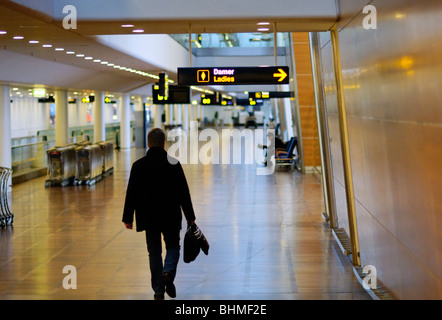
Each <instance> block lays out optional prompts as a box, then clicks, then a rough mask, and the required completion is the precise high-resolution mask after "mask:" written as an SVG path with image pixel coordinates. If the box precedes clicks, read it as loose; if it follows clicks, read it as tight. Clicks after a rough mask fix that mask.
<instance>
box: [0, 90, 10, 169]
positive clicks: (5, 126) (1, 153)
mask: <svg viewBox="0 0 442 320" xmlns="http://www.w3.org/2000/svg"><path fill="white" fill-rule="evenodd" d="M9 90H10V88H9V86H8V85H0V167H5V168H9V169H11V167H12V155H11V97H10V95H9Z"/></svg>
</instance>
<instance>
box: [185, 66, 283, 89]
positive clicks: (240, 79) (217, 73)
mask: <svg viewBox="0 0 442 320" xmlns="http://www.w3.org/2000/svg"><path fill="white" fill-rule="evenodd" d="M288 74H289V67H285V66H284V67H217V68H178V83H179V84H180V85H254V84H288V83H289V77H288Z"/></svg>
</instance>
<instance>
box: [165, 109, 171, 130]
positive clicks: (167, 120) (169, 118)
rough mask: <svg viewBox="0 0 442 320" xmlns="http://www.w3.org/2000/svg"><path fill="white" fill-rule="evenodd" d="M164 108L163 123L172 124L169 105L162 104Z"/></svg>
mask: <svg viewBox="0 0 442 320" xmlns="http://www.w3.org/2000/svg"><path fill="white" fill-rule="evenodd" d="M164 109H165V110H164V112H165V114H166V123H165V125H166V126H169V125H171V124H172V115H171V114H170V105H169V104H166V105H164Z"/></svg>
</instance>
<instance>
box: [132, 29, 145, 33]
mask: <svg viewBox="0 0 442 320" xmlns="http://www.w3.org/2000/svg"><path fill="white" fill-rule="evenodd" d="M132 32H135V33H142V32H144V30H143V29H134V30H132Z"/></svg>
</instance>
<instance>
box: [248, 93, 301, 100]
mask: <svg viewBox="0 0 442 320" xmlns="http://www.w3.org/2000/svg"><path fill="white" fill-rule="evenodd" d="M294 96H295V95H294V93H293V91H270V92H265V91H261V92H249V98H252V99H273V98H291V97H294Z"/></svg>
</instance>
